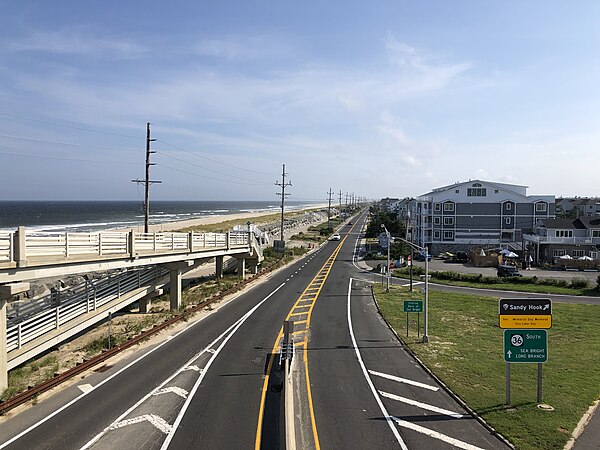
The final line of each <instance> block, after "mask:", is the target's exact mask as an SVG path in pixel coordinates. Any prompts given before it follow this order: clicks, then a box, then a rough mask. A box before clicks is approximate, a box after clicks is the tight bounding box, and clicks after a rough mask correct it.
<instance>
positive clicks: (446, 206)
mask: <svg viewBox="0 0 600 450" xmlns="http://www.w3.org/2000/svg"><path fill="white" fill-rule="evenodd" d="M444 211H454V203H452V202H446V203H444Z"/></svg>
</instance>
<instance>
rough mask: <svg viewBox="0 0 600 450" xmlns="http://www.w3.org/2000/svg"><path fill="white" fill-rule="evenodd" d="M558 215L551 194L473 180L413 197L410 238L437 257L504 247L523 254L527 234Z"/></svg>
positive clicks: (516, 186) (525, 187)
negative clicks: (520, 251)
mask: <svg viewBox="0 0 600 450" xmlns="http://www.w3.org/2000/svg"><path fill="white" fill-rule="evenodd" d="M554 216H555V212H554V196H553V195H527V186H520V185H515V184H506V183H495V182H489V181H482V180H472V181H467V182H463V183H455V184H452V185H449V186H443V187H439V188H436V189H434V190H432V191H431V192H428V193H426V194H423V195H421V196H419V197H417V198H415V199H414V201H413V202H412V205H411V224H412V231H413V232H412V239H413V241H414V242H416V243H417V244H419V245H421V246H424V245H427V246H428V248H429V251H430V253H433V254H435V253H438V252H444V251H459V250H462V251H467V250H469V249H471V248H475V247H482V246H483V247H498V246H501V245H504V246H506V247H510V248H513V249H516V250H519V249H521V248H522V238H523V233H524V231H525V232H531V230H533V228H534V227H535V226H536V224H537V223H538V221H539V220H540V219H548V218H554Z"/></svg>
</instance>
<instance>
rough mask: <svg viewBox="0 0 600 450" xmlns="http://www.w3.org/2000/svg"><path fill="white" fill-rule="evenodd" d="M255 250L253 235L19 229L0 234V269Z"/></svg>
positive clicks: (241, 232)
mask: <svg viewBox="0 0 600 450" xmlns="http://www.w3.org/2000/svg"><path fill="white" fill-rule="evenodd" d="M250 246H254V248H255V249H258V245H257V241H256V239H255V238H254V235H249V233H248V232H244V231H236V232H229V233H194V232H190V233H135V232H133V231H130V232H119V231H101V232H95V233H69V232H65V233H57V232H29V231H26V230H25V228H23V227H20V228H19V230H18V231H17V232H14V233H0V267H1V266H15V265H18V264H19V263H20V262H22V261H27V265H31V262H42V263H48V262H49V261H52V262H53V261H56V262H60V261H61V260H65V259H66V260H69V262H71V261H77V260H89V259H106V258H114V257H119V256H122V257H128V256H129V257H132V258H133V257H136V256H140V255H142V256H143V255H150V254H153V253H161V254H164V253H184V252H195V251H202V250H204V249H207V250H211V249H219V248H223V249H231V248H243V247H248V248H249V247H250Z"/></svg>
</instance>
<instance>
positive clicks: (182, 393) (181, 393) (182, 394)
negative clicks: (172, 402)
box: [152, 386, 188, 398]
mask: <svg viewBox="0 0 600 450" xmlns="http://www.w3.org/2000/svg"><path fill="white" fill-rule="evenodd" d="M171 392H172V393H173V394H177V395H179V396H180V397H181V398H187V395H188V391H186V390H185V389H181V388H180V387H177V386H174V387H168V388H163V389H160V390H158V391H156V392H155V393H154V394H152V395H162V394H168V393H171Z"/></svg>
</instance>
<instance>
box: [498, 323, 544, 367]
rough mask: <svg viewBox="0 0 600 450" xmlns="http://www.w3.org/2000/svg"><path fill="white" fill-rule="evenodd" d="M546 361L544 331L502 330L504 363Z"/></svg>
mask: <svg viewBox="0 0 600 450" xmlns="http://www.w3.org/2000/svg"><path fill="white" fill-rule="evenodd" d="M547 360H548V332H547V331H546V330H504V361H505V362H507V363H543V362H546V361H547Z"/></svg>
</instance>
